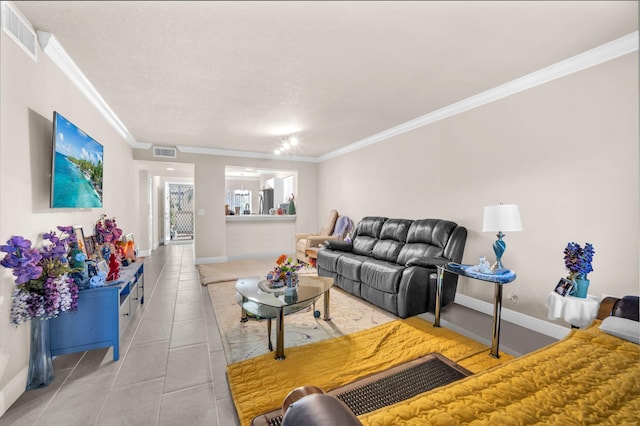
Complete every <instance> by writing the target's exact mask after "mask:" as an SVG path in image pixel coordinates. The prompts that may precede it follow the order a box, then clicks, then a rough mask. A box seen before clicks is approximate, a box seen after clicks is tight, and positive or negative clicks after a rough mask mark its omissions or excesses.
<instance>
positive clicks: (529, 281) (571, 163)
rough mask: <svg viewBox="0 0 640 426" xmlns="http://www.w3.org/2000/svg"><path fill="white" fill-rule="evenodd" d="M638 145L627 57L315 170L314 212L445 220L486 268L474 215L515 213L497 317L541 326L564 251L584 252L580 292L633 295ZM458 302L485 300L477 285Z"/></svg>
mask: <svg viewBox="0 0 640 426" xmlns="http://www.w3.org/2000/svg"><path fill="white" fill-rule="evenodd" d="M638 140H639V137H638V54H637V52H635V53H633V54H628V55H626V56H624V57H621V58H618V59H615V60H612V61H610V62H606V63H604V64H602V65H599V66H596V67H593V68H590V69H587V70H585V71H581V72H578V73H576V74H572V75H570V76H567V77H564V78H561V79H558V80H555V81H552V82H550V83H547V84H544V85H542V86H538V87H535V88H533V89H529V90H527V91H524V92H521V93H519V94H516V95H513V96H510V97H508V98H505V99H502V100H500V101H497V102H493V103H490V104H487V105H485V106H483V107H480V108H477V109H474V110H471V111H468V112H466V113H463V114H460V115H457V116H454V117H451V118H448V119H445V120H442V121H439V122H436V123H433V124H431V125H428V126H426V127H422V128H419V129H416V130H414V131H411V132H408V133H405V134H402V135H400V136H397V137H394V138H392V139H389V140H386V141H384V142H381V143H378V144H375V145H372V146H369V147H367V148H364V149H361V150H358V151H354V152H352V153H350V154H347V155H343V156H341V157H338V158H335V159H332V160H329V161H326V162H324V163H322V164H321V165H320V171H319V182H320V184H319V189H320V190H319V196H320V199H319V211H321V212H322V211H326V210H328V209H330V208H337V209H338V210H339V211H340V213H341V214H346V215H348V216H351V217H352V219H354V221H356V222H357V220H359V219H361V218H362V217H363V216H369V215H380V216H388V217H399V218H410V219H415V218H444V219H450V220H453V221H456V222H457V223H459V224H460V225H463V226H466V227H467V228H468V230H469V236H468V239H467V245H466V250H465V256H464V262H466V263H477V262H478V257H479V256H480V255H485V256H487V258H495V256H494V254H493V249H492V247H491V246H492V243H493V241H494V240H495V236H494V235H493V233H482V232H481V228H482V214H483V207H484V206H485V205H491V204H498V203H500V202H503V203H514V204H518V205H519V206H520V213H521V215H522V222H523V226H524V231H523V232H517V233H516V232H514V233H509V234H508V235H507V236H506V238H505V241H506V243H507V251H506V252H505V255H504V257H503V263H504V264H505V265H506V266H507V267H510V268H512V269H514V270H515V271H516V273H517V274H518V278H517V280H516V281H515V282H514V283H512V284H509V285H507V287H506V288H505V290H504V294H505V296H506V295H508V294H509V293H514V294H516V295H517V296H518V297H519V300H518V304H517V305H514V304H513V303H512V302H510V301H509V300H506V299H505V304H504V306H505V307H506V308H508V309H512V310H515V311H518V312H521V313H524V314H527V315H531V316H533V317H537V318H540V319H546V316H547V311H546V308H545V306H544V302H545V298H546V295H547V294H548V293H549V292H550V291H551V290H552V289H553V288H554V287H555V284H556V283H557V282H558V279H559V278H560V277H562V276H566V274H567V271H566V270H565V268H564V263H563V253H562V252H563V249H564V247H565V246H566V244H567V243H568V242H570V241H575V242H578V243H580V244H584V243H585V242H590V243H593V245H594V247H595V251H596V254H595V258H594V264H593V266H594V272H592V273H591V274H589V279H590V280H591V287H590V293H593V294H595V295H597V296H601V295H602V294H610V295H615V296H623V295H626V294H637V293H638V284H639V281H638V273H639V267H640V265H639V248H638V246H639V244H638V236H639V231H638V220H639V219H638V218H639V207H638V204H639V196H638V194H639V183H638V182H639V171H638V169H639V166H638V164H639V153H638ZM458 291H459V293H461V294H465V295H468V296H472V297H474V298H477V299H481V300H484V301H491V300H492V298H493V287H492V286H489V285H487V284H485V283H482V282H480V281H475V280H468V279H461V280H460V281H459V286H458ZM564 325H566V324H564Z"/></svg>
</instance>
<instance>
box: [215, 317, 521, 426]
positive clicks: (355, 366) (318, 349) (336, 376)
mask: <svg viewBox="0 0 640 426" xmlns="http://www.w3.org/2000/svg"><path fill="white" fill-rule="evenodd" d="M432 352H435V353H440V354H442V355H443V356H445V357H446V358H448V359H450V360H452V361H453V362H455V363H457V364H459V365H461V366H462V367H464V368H466V369H467V370H469V371H471V372H473V373H477V372H480V371H484V370H487V369H489V368H491V367H494V366H497V365H500V364H502V363H504V362H506V361H508V360H511V359H512V358H513V357H512V356H510V355H508V354H505V353H502V352H501V353H500V358H498V359H495V358H492V357H490V356H489V348H488V347H487V346H484V345H482V344H481V343H478V342H476V341H473V340H471V339H469V338H467V337H465V336H462V335H460V334H457V333H455V332H453V331H451V330H448V329H446V328H435V327H433V324H432V323H430V322H427V321H425V320H423V319H422V318H419V317H413V318H409V319H406V320H395V321H391V322H387V323H385V324H382V325H379V326H376V327H373V328H369V329H367V330H363V331H360V332H357V333H353V334H348V335H345V336H341V337H337V338H334V339H330V340H325V341H321V342H317V343H312V344H309V345H305V346H298V347H292V348H287V349H286V356H287V357H286V359H284V360H282V361H277V360H275V359H274V358H273V355H272V354H264V355H260V356H257V357H254V358H251V359H248V360H245V361H241V362H237V363H234V364H232V365H230V366H229V367H228V368H227V377H228V379H229V387H230V389H231V395H232V397H233V401H234V404H235V406H236V410H237V412H238V416H239V419H240V424H241V425H249V424H250V423H251V419H253V418H254V417H255V416H257V415H259V414H261V413H265V412H269V411H271V410H274V409H277V408H278V407H280V406H281V404H282V401H283V400H284V398H285V397H286V395H287V394H288V393H289V392H290V391H291V390H292V389H295V388H297V387H299V386H305V385H313V386H318V387H320V388H322V389H324V390H325V391H329V390H331V389H334V388H336V387H339V386H344V385H346V384H348V383H350V382H353V381H355V380H357V379H360V378H362V377H365V376H367V375H369V374H372V373H376V372H379V371H383V370H385V369H388V368H390V367H394V366H396V365H399V364H401V363H404V362H407V361H411V360H414V359H416V358H419V357H421V356H423V355H426V354H429V353H432Z"/></svg>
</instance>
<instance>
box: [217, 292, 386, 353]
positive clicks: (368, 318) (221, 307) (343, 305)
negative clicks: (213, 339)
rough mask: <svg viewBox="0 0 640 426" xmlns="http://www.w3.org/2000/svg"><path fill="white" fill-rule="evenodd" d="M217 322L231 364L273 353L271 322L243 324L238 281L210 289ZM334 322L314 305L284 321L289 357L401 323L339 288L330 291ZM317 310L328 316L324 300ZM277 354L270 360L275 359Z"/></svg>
mask: <svg viewBox="0 0 640 426" xmlns="http://www.w3.org/2000/svg"><path fill="white" fill-rule="evenodd" d="M207 289H208V290H209V295H210V297H211V302H212V304H213V310H214V314H215V316H216V322H217V323H218V328H219V330H220V335H221V337H222V344H223V346H224V351H225V355H226V357H227V363H228V364H232V363H235V362H238V361H241V360H245V359H249V358H253V357H255V356H258V355H262V354H267V353H269V348H268V340H267V320H266V319H261V320H258V319H255V318H250V319H249V321H247V322H240V313H241V309H240V305H239V304H238V296H237V294H236V289H235V281H231V282H222V283H218V284H212V285H208V286H207ZM330 292H331V293H330V314H331V321H325V320H323V319H322V316H321V317H320V318H316V317H315V316H314V315H313V312H314V309H313V305H312V306H309V307H308V308H306V309H303V310H301V311H298V312H296V313H294V314H290V315H287V316H286V317H285V319H284V331H285V334H284V345H285V355H286V356H288V351H289V350H290V348H293V347H296V346H301V345H307V344H309V343H312V342H319V341H322V340H327V339H331V338H334V337H338V336H343V335H347V334H351V333H355V332H357V331H361V330H365V329H367V328H371V327H375V326H377V325H380V324H385V323H387V322H390V321H394V320H396V319H398V317H397V316H395V315H393V314H391V313H390V312H387V311H384V310H382V309H380V308H378V307H376V306H374V305H372V304H370V303H367V302H365V301H363V300H361V299H359V298H356V297H354V296H352V295H350V294H348V293H346V292H344V291H342V290H341V289H339V288H332V289H331V290H330ZM315 310H318V311H320V312H324V298H322V297H321V298H319V299H318V301H317V302H316V305H315ZM275 329H276V324H275V321H273V324H272V336H271V341H272V343H273V346H274V347H275V343H276V333H275ZM273 354H274V353H273V352H271V353H269V355H268V356H270V357H273V356H274V355H273Z"/></svg>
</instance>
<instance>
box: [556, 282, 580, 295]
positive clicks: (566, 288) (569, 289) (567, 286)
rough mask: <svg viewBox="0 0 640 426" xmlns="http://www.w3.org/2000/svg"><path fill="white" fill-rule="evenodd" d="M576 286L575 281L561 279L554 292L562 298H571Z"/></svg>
mask: <svg viewBox="0 0 640 426" xmlns="http://www.w3.org/2000/svg"><path fill="white" fill-rule="evenodd" d="M574 285H575V284H574V283H573V281H570V280H568V279H566V278H560V281H558V284H557V285H556V288H555V290H554V291H555V292H556V293H558V294H559V295H561V296H569V295H570V294H571V293H573V287H574Z"/></svg>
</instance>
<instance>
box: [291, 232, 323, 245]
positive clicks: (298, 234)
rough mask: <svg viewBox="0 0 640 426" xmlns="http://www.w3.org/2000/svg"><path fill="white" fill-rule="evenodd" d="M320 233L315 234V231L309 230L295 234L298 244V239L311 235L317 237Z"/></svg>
mask: <svg viewBox="0 0 640 426" xmlns="http://www.w3.org/2000/svg"><path fill="white" fill-rule="evenodd" d="M317 235H318V234H313V233H309V232H298V233H296V234H295V237H296V244H297V243H298V241H300V240H303V239H305V238H309V237H315V236H317Z"/></svg>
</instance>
